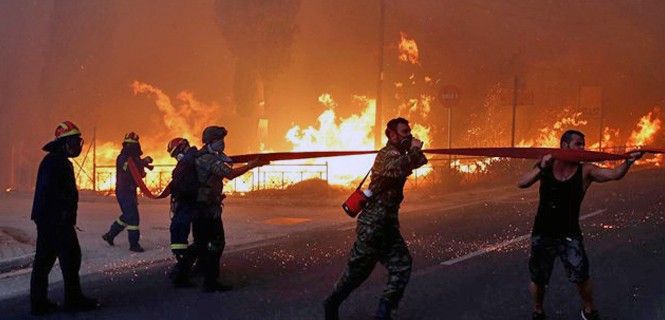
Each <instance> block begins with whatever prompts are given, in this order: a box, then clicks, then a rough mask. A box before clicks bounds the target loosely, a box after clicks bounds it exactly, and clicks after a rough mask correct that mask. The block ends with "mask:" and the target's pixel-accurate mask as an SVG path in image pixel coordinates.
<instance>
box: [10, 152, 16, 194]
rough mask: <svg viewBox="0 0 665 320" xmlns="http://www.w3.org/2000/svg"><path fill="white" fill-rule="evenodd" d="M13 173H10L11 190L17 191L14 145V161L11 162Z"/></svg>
mask: <svg viewBox="0 0 665 320" xmlns="http://www.w3.org/2000/svg"><path fill="white" fill-rule="evenodd" d="M11 163H12V164H11V168H10V169H11V172H10V173H9V177H10V179H9V182H10V184H9V187H10V188H11V189H16V147H15V146H14V144H12V161H11Z"/></svg>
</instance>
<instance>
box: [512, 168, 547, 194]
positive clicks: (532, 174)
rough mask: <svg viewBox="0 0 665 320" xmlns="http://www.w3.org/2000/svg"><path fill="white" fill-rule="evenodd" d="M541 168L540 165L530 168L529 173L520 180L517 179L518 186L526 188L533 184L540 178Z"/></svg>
mask: <svg viewBox="0 0 665 320" xmlns="http://www.w3.org/2000/svg"><path fill="white" fill-rule="evenodd" d="M540 171H541V170H540V168H539V167H534V168H533V169H531V170H529V171H528V172H527V173H525V174H524V175H523V176H522V177H521V178H520V180H519V181H517V187H518V188H522V189H526V188H528V187H530V186H532V185H533V184H534V183H536V181H538V179H540Z"/></svg>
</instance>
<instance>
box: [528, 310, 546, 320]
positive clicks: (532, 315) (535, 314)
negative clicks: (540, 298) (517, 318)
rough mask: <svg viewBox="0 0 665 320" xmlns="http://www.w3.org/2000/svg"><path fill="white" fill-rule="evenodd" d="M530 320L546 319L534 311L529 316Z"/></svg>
mask: <svg viewBox="0 0 665 320" xmlns="http://www.w3.org/2000/svg"><path fill="white" fill-rule="evenodd" d="M531 319H532V320H546V319H547V316H546V315H545V313H540V312H536V311H534V312H533V313H532V314H531Z"/></svg>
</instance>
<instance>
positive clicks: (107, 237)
mask: <svg viewBox="0 0 665 320" xmlns="http://www.w3.org/2000/svg"><path fill="white" fill-rule="evenodd" d="M102 239H104V241H106V243H108V244H109V246H114V244H113V237H112V236H111V235H110V234H109V233H108V232H107V233H105V234H103V235H102Z"/></svg>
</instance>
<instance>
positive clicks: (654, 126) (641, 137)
mask: <svg viewBox="0 0 665 320" xmlns="http://www.w3.org/2000/svg"><path fill="white" fill-rule="evenodd" d="M662 123H663V121H662V120H661V119H660V109H659V108H656V109H654V110H653V111H650V112H649V113H647V114H646V115H644V116H643V117H642V118H640V120H639V121H638V122H637V126H636V128H635V129H634V130H633V131H632V132H631V133H630V137H629V138H628V142H627V143H626V145H628V146H645V145H648V144H651V143H653V142H654V140H655V138H656V133H657V132H658V131H659V130H660V129H661V126H662Z"/></svg>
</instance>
